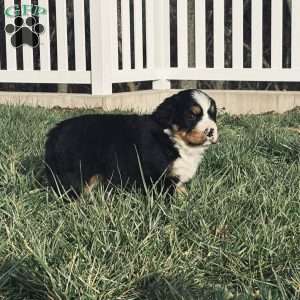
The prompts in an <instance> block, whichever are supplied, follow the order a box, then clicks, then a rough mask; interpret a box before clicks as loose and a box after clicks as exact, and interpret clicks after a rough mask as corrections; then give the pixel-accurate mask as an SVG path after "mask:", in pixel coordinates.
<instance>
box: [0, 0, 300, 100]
mask: <svg viewBox="0 0 300 300" xmlns="http://www.w3.org/2000/svg"><path fill="white" fill-rule="evenodd" d="M2 1H4V2H3V3H4V8H8V7H11V6H14V0H2ZM211 1H212V2H213V15H214V17H213V28H214V29H213V43H214V47H213V49H214V51H213V57H214V64H213V67H209V68H208V67H207V64H206V62H207V45H206V40H207V39H206V26H207V23H206V17H207V16H206V9H205V5H206V3H207V2H206V1H205V0H195V1H194V9H195V20H194V24H195V26H194V41H195V42H194V49H193V52H194V56H195V58H194V61H195V65H194V66H192V67H191V66H190V65H189V63H188V60H189V59H188V58H189V53H188V52H189V46H188V45H189V43H188V42H189V36H188V32H189V31H188V0H177V19H176V20H177V39H176V40H177V45H174V44H172V43H171V42H170V1H169V0H132V1H130V0H89V11H86V9H85V1H84V0H74V1H73V12H74V13H73V15H74V18H73V20H72V24H73V28H74V30H73V31H74V36H73V37H72V42H73V47H74V53H75V57H73V58H71V59H73V61H74V64H75V66H74V68H73V69H72V70H70V68H69V61H70V49H69V47H70V46H69V44H68V36H69V34H70V32H69V30H68V22H67V4H66V3H67V1H66V0H38V5H39V6H41V7H44V8H46V10H47V14H45V15H41V16H40V17H39V23H41V24H42V25H44V27H45V31H44V33H42V34H40V45H39V47H38V50H39V64H38V65H39V67H38V68H35V62H34V61H35V60H36V54H34V53H35V52H36V51H37V50H36V49H33V48H32V47H30V46H27V45H24V46H23V47H20V48H19V49H16V48H14V47H13V46H12V44H11V40H10V39H11V34H7V33H6V34H5V36H6V37H5V39H6V45H5V46H4V45H1V44H0V54H1V52H2V55H0V57H6V67H5V68H2V69H1V70H0V82H15V83H49V84H50V83H66V84H91V85H92V94H94V95H101V94H111V93H112V84H113V83H120V82H130V81H153V88H154V89H167V88H169V87H170V80H222V81H228V80H230V81H231V80H232V81H287V82H291V81H300V1H299V0H292V7H291V45H290V47H291V67H289V68H283V65H282V56H283V22H282V19H283V2H282V1H283V0H272V1H271V4H272V11H271V24H272V25H271V37H272V38H271V53H272V55H271V65H270V67H268V68H263V5H262V2H263V0H252V2H251V10H252V18H251V19H252V22H251V26H252V39H251V40H252V46H251V68H249V67H248V68H245V67H244V66H243V53H244V52H243V51H244V50H243V49H244V40H243V22H244V15H243V0H232V67H229V68H228V67H226V68H225V62H224V53H225V41H224V0H211ZM20 2H21V4H24V5H26V4H27V5H30V4H31V0H21V1H20ZM132 3H133V11H132V9H130V4H132ZM49 4H55V14H56V24H55V25H56V37H55V39H56V42H55V43H54V42H53V39H54V37H53V36H50V32H51V31H50V22H49V15H50V13H51V15H52V14H53V13H54V12H53V11H51V12H50V5H49ZM3 16H4V14H3ZM87 16H88V17H89V20H90V33H89V36H88V37H87V36H86V35H87V32H86V29H85V27H86V26H85V25H86V20H87ZM23 18H24V19H26V16H23ZM132 18H133V19H134V22H132ZM13 20H14V18H12V17H10V16H7V15H5V24H9V23H12V22H13ZM88 42H89V43H90V47H87V43H88ZM51 43H52V48H51ZM53 43H54V44H55V45H54V46H53ZM175 46H176V47H177V66H171V64H170V55H171V54H170V53H171V50H172V47H175ZM53 47H54V48H53ZM51 49H56V56H55V55H54V54H53V53H52V54H51V51H53V50H51ZM89 52H90V53H89ZM20 53H22V57H23V65H22V67H21V68H20V67H18V65H17V57H18V55H20ZM89 56H90V60H91V63H90V65H91V66H90V68H88V67H87V61H88V60H87V57H89ZM54 57H56V59H55V64H54V65H55V66H54V67H53V60H54ZM2 66H3V64H2Z"/></svg>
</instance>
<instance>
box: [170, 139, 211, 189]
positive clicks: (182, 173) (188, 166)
mask: <svg viewBox="0 0 300 300" xmlns="http://www.w3.org/2000/svg"><path fill="white" fill-rule="evenodd" d="M174 142H175V147H176V148H177V149H178V152H179V155H180V157H178V158H177V159H176V160H175V161H174V163H173V165H172V169H171V174H172V176H176V177H177V178H178V179H179V181H180V183H186V182H188V181H190V180H191V179H192V178H193V177H194V175H195V174H196V172H197V169H198V166H199V164H200V162H201V160H202V158H203V156H204V152H205V150H206V149H207V148H208V145H201V146H189V145H187V144H186V143H185V142H184V141H182V140H180V139H178V138H176V137H175V138H174ZM180 183H179V184H180Z"/></svg>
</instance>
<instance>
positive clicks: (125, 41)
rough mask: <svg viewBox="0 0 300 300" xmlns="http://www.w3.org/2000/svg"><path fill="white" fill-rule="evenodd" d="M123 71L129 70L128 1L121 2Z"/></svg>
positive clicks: (122, 0)
mask: <svg viewBox="0 0 300 300" xmlns="http://www.w3.org/2000/svg"><path fill="white" fill-rule="evenodd" d="M121 16H122V21H121V22H122V62H123V69H130V68H131V52H130V10H129V0H121Z"/></svg>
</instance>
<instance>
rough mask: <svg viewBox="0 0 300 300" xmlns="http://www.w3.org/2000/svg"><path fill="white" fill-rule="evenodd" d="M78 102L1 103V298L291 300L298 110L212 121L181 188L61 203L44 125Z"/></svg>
mask: <svg viewBox="0 0 300 300" xmlns="http://www.w3.org/2000/svg"><path fill="white" fill-rule="evenodd" d="M82 113H85V111H76V112H74V111H62V110H58V109H56V110H55V109H54V110H47V109H42V108H36V109H33V108H29V107H11V106H0V136H1V139H0V237H1V239H0V299H5V300H6V299H9V300H10V299H12V300H19V299H22V300H23V299H33V300H43V299H112V300H114V299H126V300H129V299H131V300H134V299H136V300H137V299H145V300H146V299H147V300H148V299H149V300H154V299H164V300H165V299H166V300H172V299H184V300H185V299H205V300H206V299H212V300H213V299H272V300H273V299H300V135H299V133H298V132H296V131H292V130H289V129H288V128H296V127H299V126H300V111H299V110H298V111H297V110H295V111H291V112H289V113H286V114H283V115H277V114H268V115H262V116H243V117H235V116H229V115H226V114H225V115H223V116H221V117H220V118H219V128H220V143H219V144H218V145H216V146H214V147H212V148H211V149H210V150H209V152H207V154H206V156H205V159H204V161H203V163H202V165H201V166H200V169H199V172H198V175H197V177H196V178H195V179H194V180H193V181H192V182H191V183H190V185H189V191H190V194H189V196H187V197H185V198H184V197H175V198H174V199H171V200H170V199H169V200H167V199H165V198H164V197H163V196H161V195H157V194H155V192H153V193H151V192H149V194H148V195H147V196H145V195H141V194H139V193H138V192H136V191H132V192H131V193H129V192H125V191H122V190H114V191H113V192H111V191H109V190H108V191H107V190H104V189H103V188H102V187H101V186H99V187H97V189H96V190H95V192H94V193H92V194H91V195H86V196H84V197H83V198H82V199H80V201H76V202H73V203H65V202H64V201H63V200H62V199H60V198H59V197H56V196H55V195H54V194H53V193H52V192H51V190H50V189H49V187H48V186H47V183H46V181H45V178H44V173H43V145H44V142H45V134H46V132H47V130H48V129H49V128H51V127H52V126H53V125H54V124H55V123H56V122H57V121H59V120H62V119H64V118H66V117H69V116H72V115H74V114H82Z"/></svg>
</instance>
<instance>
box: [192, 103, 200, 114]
mask: <svg viewBox="0 0 300 300" xmlns="http://www.w3.org/2000/svg"><path fill="white" fill-rule="evenodd" d="M191 111H192V113H193V114H195V115H200V114H201V113H202V109H201V107H200V106H197V105H193V106H192V109H191Z"/></svg>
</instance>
